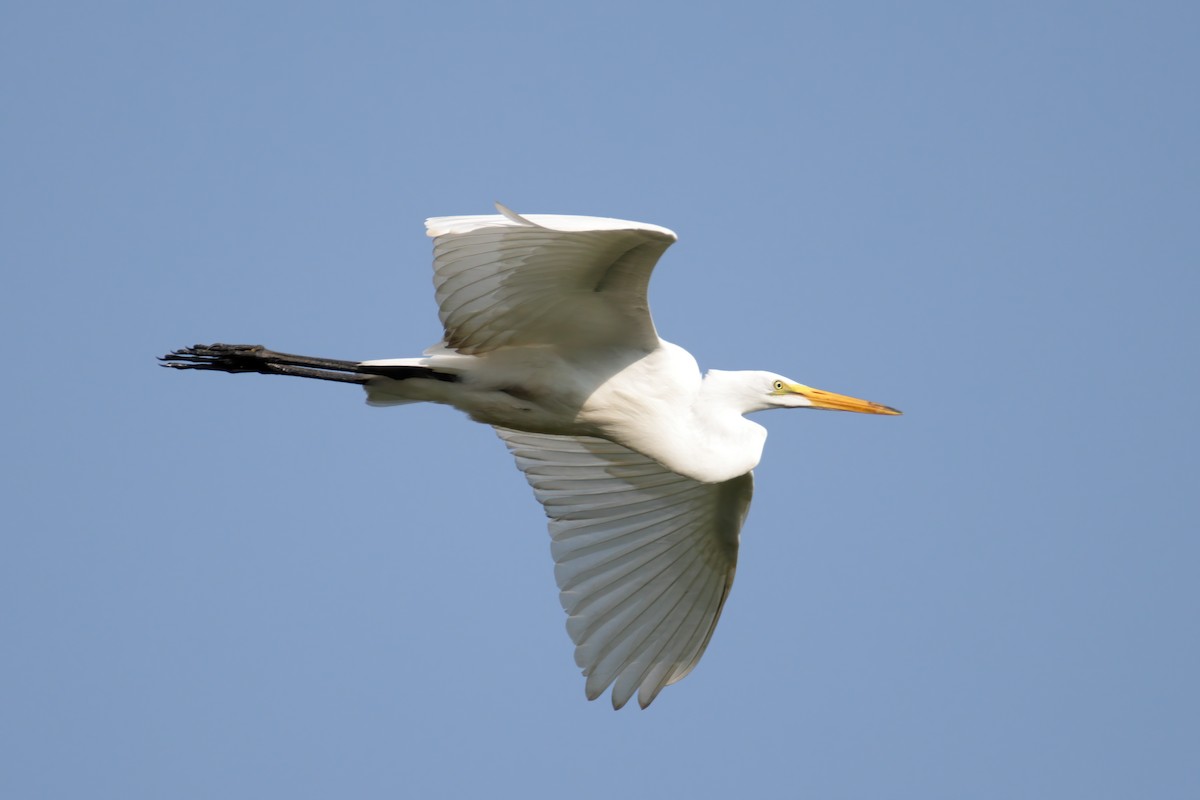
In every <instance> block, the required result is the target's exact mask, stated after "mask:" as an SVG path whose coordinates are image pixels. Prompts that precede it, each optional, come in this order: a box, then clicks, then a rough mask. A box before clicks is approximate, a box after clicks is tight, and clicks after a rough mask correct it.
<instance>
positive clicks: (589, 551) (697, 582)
mask: <svg viewBox="0 0 1200 800" xmlns="http://www.w3.org/2000/svg"><path fill="white" fill-rule="evenodd" d="M496 208H497V210H498V211H499V212H500V214H499V215H487V216H463V217H434V218H432V219H429V220H426V222H425V227H426V230H427V232H428V234H429V236H431V237H433V240H434V246H433V252H434V262H433V272H434V275H433V282H434V286H435V287H436V293H437V303H438V316H439V317H440V318H441V322H442V325H443V326H444V328H445V336H444V338H443V340H442V341H441V342H440V343H438V344H437V345H435V346H433V347H432V348H430V349H429V350H427V351H426V353H425V355H423V356H420V357H417V358H400V359H386V360H382V361H338V360H332V359H323V358H310V357H307V356H295V355H289V354H286V353H277V352H274V351H271V350H267V349H266V348H264V347H262V346H261V345H228V344H214V345H196V346H195V347H189V348H186V349H183V350H176V351H174V352H172V353H171V354H170V355H167V356H164V357H163V358H162V361H163V363H164V365H165V366H170V367H176V368H179V369H202V370H219V371H223V372H257V373H263V374H267V375H295V376H300V377H306V378H318V379H322V380H332V381H342V382H348V383H357V384H360V385H362V386H363V388H364V389H366V392H367V402H368V403H370V404H371V405H376V406H390V405H401V404H404V403H413V402H432V403H444V404H446V405H450V406H454V407H455V408H457V409H459V410H461V411H463V412H465V413H466V414H467V415H468V416H470V417H471V418H472V419H474V420H476V421H478V422H482V423H485V424H487V425H491V426H493V427H494V428H495V430H496V432H497V433H498V434H499V435H500V438H501V439H502V440H504V443H505V444H506V445H507V446H508V449H509V450H510V451H512V453H513V455H514V456H515V457H516V460H517V466H518V467H519V468H520V469H521V471H522V472H524V473H525V477H526V479H527V480H528V481H529V484H530V485H531V486H532V487H533V491H534V494H535V496H536V497H537V499H538V500H539V501H540V502H541V503H542V505H543V506H544V507H545V511H546V515H547V517H549V519H550V523H549V527H550V536H551V539H552V544H551V552H552V553H553V556H554V563H555V568H554V577H555V580H556V581H557V582H558V587H559V590H560V594H559V597H560V600H561V601H562V605H563V608H564V609H565V610H566V612H567V615H568V619H567V631H568V633H569V634H570V636H571V639H572V640H573V641H574V643H575V663H576V664H578V665H579V667H581V668H582V670H583V674H584V676H586V678H587V683H586V686H585V690H586V693H587V697H588V699H589V700H594V699H596V698H597V697H599V696H600V695H601V694H603V693H604V691H605V690H606V689H608V687H609V686H612V704H613V708H621V707H622V706H624V705H625V703H627V702H628V701H629V699H630V698H631V697H632V696H633V695H634V693H637V695H638V703H639V704H640V705H641V706H642V708H645V707H646V706H648V705H650V703H651V702H653V700H654V698H655V697H657V696H658V693H659V692H660V691H662V689H663V687H665V686H668V685H670V684H672V683H675V682H677V681H679V680H681V679H683V678H684V677H685V676H686V675H687V674H688V673H689V672H691V670H692V668H693V667H695V666H696V663H697V662H698V661H699V660H700V656H701V655H702V654H703V653H704V650H705V648H706V647H707V645H708V642H709V639H710V638H711V637H712V634H713V629H714V628H715V627H716V624H717V619H718V617H720V614H721V608H722V607H723V606H724V604H725V599H726V598H727V597H728V596H729V589H730V587H731V586H732V584H733V575H734V569H735V567H736V564H737V551H738V541H739V531H740V530H741V527H742V522H743V520H744V519H745V517H746V512H747V511H748V510H749V508H750V496H751V493H752V491H753V474H752V472H751V470H753V469H754V467H755V466H756V465H757V464H758V462H759V459H760V457H761V456H762V449H763V444H764V443H765V441H766V438H767V431H766V429H765V428H763V427H762V426H761V425H758V424H756V423H754V422H751V421H750V420H748V419H746V417H745V416H744V415H745V414H748V413H750V412H753V411H765V410H767V409H770V408H821V409H833V410H838V411H858V412H863V413H867V414H899V413H900V412H899V411H897V410H895V409H893V408H889V407H888V406H884V405H879V404H877V403H872V402H869V401H866V400H859V399H856V398H853V397H847V396H845V395H840V394H834V393H832V392H825V391H821V390H820V389H814V388H812V387H810V386H805V385H804V384H801V383H796V382H795V381H793V380H791V379H789V378H785V377H784V376H782V375H776V374H774V373H772V372H759V371H741V370H739V371H735V372H726V371H720V370H709V371H708V372H707V373H706V374H704V375H703V376H701V373H700V370H699V368H698V366H697V364H696V360H695V359H694V358H693V357H692V356H691V354H689V353H688V352H687V351H686V350H684V349H683V348H681V347H678V346H676V345H673V344H671V343H670V342H666V341H664V340H662V339H660V338H659V336H658V332H657V331H656V330H655V328H654V323H653V321H652V320H651V318H650V310H649V306H648V304H647V301H646V287H647V284H648V283H649V281H650V272H651V270H653V269H654V265H655V263H657V261H658V259H659V257H660V256H661V255H662V254H663V252H664V251H665V250H666V249H667V248H668V247H669V246H670V245H671V243H672V242H674V241H675V239H676V237H675V234H674V233H672V232H671V231H669V230H667V229H666V228H661V227H658V226H657V225H648V224H645V223H640V222H629V221H625V220H617V219H607V218H601V217H576V216H560V215H541V214H529V215H526V216H521V215H518V214H516V213H514V212H513V211H511V210H509V209H507V208H505V207H504V206H502V205H500V204H499V203H497V204H496Z"/></svg>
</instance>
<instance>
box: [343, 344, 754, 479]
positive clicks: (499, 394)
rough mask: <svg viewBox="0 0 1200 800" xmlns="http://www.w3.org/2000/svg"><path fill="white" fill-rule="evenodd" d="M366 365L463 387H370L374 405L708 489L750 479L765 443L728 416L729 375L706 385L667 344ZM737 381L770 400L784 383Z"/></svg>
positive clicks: (378, 382)
mask: <svg viewBox="0 0 1200 800" xmlns="http://www.w3.org/2000/svg"><path fill="white" fill-rule="evenodd" d="M364 363H365V364H366V365H368V366H381V367H388V366H400V365H404V366H419V367H426V368H429V369H432V370H434V371H436V372H437V373H439V374H443V375H444V374H452V375H455V376H456V377H458V380H456V381H445V380H438V379H432V378H431V379H426V380H421V379H405V380H393V379H390V378H386V377H379V378H376V379H375V380H373V381H372V382H370V383H367V384H366V390H367V402H369V403H371V404H372V405H394V404H399V403H409V402H420V401H424V402H435V403H444V404H446V405H450V406H454V407H455V408H457V409H459V410H460V411H462V412H464V413H466V414H467V415H468V416H469V417H471V419H473V420H475V421H476V422H482V423H484V424H487V425H495V426H498V427H502V428H511V429H513V430H519V431H526V432H529V433H544V434H551V435H558V436H593V437H597V438H601V439H608V440H610V441H614V442H617V443H618V444H622V445H625V446H626V447H629V448H630V449H633V450H637V451H638V452H640V453H642V454H644V455H648V456H650V457H651V458H653V459H654V460H656V461H658V462H659V463H661V464H663V465H664V466H666V467H668V468H670V469H671V470H672V471H673V472H677V473H679V474H680V475H685V476H687V477H689V478H694V479H695V480H698V481H702V482H705V483H716V482H720V481H725V480H729V479H730V478H736V477H738V476H739V475H744V474H746V473H747V472H749V471H750V470H752V469H753V468H754V466H755V465H756V464H757V463H758V460H759V458H760V457H761V456H762V448H763V444H764V443H765V442H766V438H767V432H766V429H765V428H763V427H762V426H761V425H759V424H757V423H755V422H751V421H750V420H748V419H746V418H745V417H743V416H742V415H741V412H736V413H725V412H727V411H730V410H732V409H730V408H729V406H730V402H729V401H731V400H734V399H736V398H737V395H736V394H733V395H732V397H731V393H730V392H729V391H728V387H729V385H730V381H729V380H728V376H729V373H726V372H723V371H716V370H714V371H711V372H709V374H708V375H707V376H704V377H702V376H701V374H700V368H699V366H698V365H697V363H696V359H695V358H693V357H692V355H691V354H690V353H688V352H687V351H686V350H684V349H683V348H682V347H679V346H678V345H674V344H671V343H670V342H665V341H661V340H660V342H659V346H658V347H656V348H655V349H653V350H650V351H649V352H640V351H630V350H625V349H614V348H589V347H569V348H557V347H554V346H553V345H537V346H529V347H524V348H519V349H505V350H501V351H499V352H496V353H486V354H481V355H466V356H464V355H459V354H453V353H449V354H447V353H442V354H439V353H434V354H431V355H427V356H424V357H421V358H412V359H385V360H380V361H367V362H364ZM735 374H736V375H738V376H739V377H740V376H742V375H744V374H756V375H759V376H761V382H762V385H763V387H764V392H765V391H766V387H769V386H770V383H771V380H773V379H774V378H775V377H777V376H774V375H771V374H770V373H735ZM734 385H736V384H734Z"/></svg>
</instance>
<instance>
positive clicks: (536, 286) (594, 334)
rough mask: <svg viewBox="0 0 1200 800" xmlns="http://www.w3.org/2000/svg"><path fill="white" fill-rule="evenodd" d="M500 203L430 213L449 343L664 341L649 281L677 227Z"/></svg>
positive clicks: (479, 347)
mask: <svg viewBox="0 0 1200 800" xmlns="http://www.w3.org/2000/svg"><path fill="white" fill-rule="evenodd" d="M497 207H498V208H499V209H500V210H501V211H502V212H503V213H502V214H499V215H492V216H474V217H434V218H431V219H429V220H426V223H425V225H426V228H427V230H428V233H429V235H430V236H432V237H434V246H433V254H434V264H433V268H434V277H433V282H434V288H435V294H436V297H437V302H438V314H439V316H440V318H441V320H442V325H443V326H444V327H445V331H446V333H445V343H446V345H447V346H448V347H450V348H452V349H454V350H457V351H458V352H460V353H465V354H471V355H474V354H479V353H485V352H488V351H490V350H495V349H498V348H501V347H509V346H516V345H539V344H554V345H564V346H569V345H572V344H584V343H586V344H592V345H594V344H604V343H609V344H613V345H626V346H630V347H638V348H642V349H645V350H651V349H653V348H655V347H657V346H658V334H657V333H656V332H655V330H654V323H653V321H652V320H651V318H650V310H649V304H648V303H647V300H646V288H647V286H648V285H649V281H650V273H651V271H652V270H653V269H654V265H655V264H656V263H657V262H658V259H659V257H660V256H661V255H662V253H663V252H664V251H665V250H666V249H667V248H668V247H669V246H670V245H671V243H672V242H674V241H675V234H674V233H672V232H671V231H669V230H667V229H666V228H660V227H658V226H657V225H647V224H645V223H640V222H630V221H626V220H615V219H607V218H603V217H568V216H557V215H537V214H531V215H529V216H526V217H522V216H519V215H517V214H515V213H513V212H511V211H509V210H508V209H505V208H503V207H502V206H497Z"/></svg>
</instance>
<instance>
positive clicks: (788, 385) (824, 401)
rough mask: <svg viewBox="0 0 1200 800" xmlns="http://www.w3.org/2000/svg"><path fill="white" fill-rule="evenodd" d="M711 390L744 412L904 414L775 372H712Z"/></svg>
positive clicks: (709, 380)
mask: <svg viewBox="0 0 1200 800" xmlns="http://www.w3.org/2000/svg"><path fill="white" fill-rule="evenodd" d="M705 383H706V384H709V386H710V391H711V390H716V391H717V392H718V393H721V394H725V395H727V396H728V397H729V398H730V399H731V400H733V399H734V398H736V400H734V402H735V403H737V404H738V405H741V406H743V407H744V408H745V411H743V413H748V412H752V411H766V410H767V409H770V408H820V409H826V410H829V411H857V412H859V413H860V414H889V415H895V414H899V413H901V412H899V411H897V410H896V409H894V408H892V407H891V406H885V405H881V404H879V403H872V402H871V401H870V400H859V399H858V398H857V397H849V396H848V395H844V394H837V393H835V392H827V391H825V390H824V389H814V388H813V387H811V386H806V385H804V384H803V383H796V382H795V381H793V380H790V379H788V378H785V377H783V376H782V375H776V374H775V373H773V372H757V371H745V372H742V371H738V372H723V371H721V370H709V372H708V376H707V378H706V380H705Z"/></svg>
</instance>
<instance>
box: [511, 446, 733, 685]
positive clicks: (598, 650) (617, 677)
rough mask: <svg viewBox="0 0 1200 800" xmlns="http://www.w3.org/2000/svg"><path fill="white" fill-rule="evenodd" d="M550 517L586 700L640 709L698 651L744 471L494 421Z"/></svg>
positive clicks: (727, 550) (727, 576)
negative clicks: (632, 702) (723, 471)
mask: <svg viewBox="0 0 1200 800" xmlns="http://www.w3.org/2000/svg"><path fill="white" fill-rule="evenodd" d="M496 432H497V433H498V434H500V438H501V439H503V440H504V443H505V444H506V445H508V449H509V450H511V451H512V453H513V455H514V456H516V459H517V466H518V467H520V468H521V471H522V472H524V473H525V477H526V478H527V479H528V480H529V483H530V485H531V486H533V492H534V494H535V495H536V496H537V499H538V500H539V501H540V502H541V503H542V505H543V506H545V509H546V515H547V516H548V517H549V518H550V536H551V538H552V540H553V543H552V545H551V551H552V552H553V554H554V563H555V567H554V577H555V579H556V580H557V582H558V588H559V590H560V595H559V597H560V599H561V601H562V605H563V608H564V609H565V610H566V612H567V614H568V616H569V618H568V620H567V632H568V633H570V635H571V639H572V640H573V641H574V642H575V663H576V664H578V665H579V666H580V667H582V668H583V674H584V675H585V676H587V686H586V691H587V696H588V699H589V700H595V699H596V698H597V697H599V696H600V694H601V693H603V692H604V690H605V689H607V688H608V686H609V684H611V683H613V682H614V681H616V685H615V686H613V692H612V702H613V708H620V707H621V706H623V705H625V703H626V702H627V701H628V700H629V698H630V697H632V696H633V693H634V692H635V691H636V692H637V693H638V702H639V703H640V704H641V706H642V708H645V707H646V706H648V705H650V703H651V701H653V700H654V698H655V697H656V696H658V693H659V692H660V691H662V688H663V687H664V686H666V685H668V684H671V683H675V682H676V681H678V680H681V679H682V678H683V677H684V676H685V675H687V674H688V673H689V672H691V670H692V668H693V667H694V666H696V663H697V662H698V661H699V660H700V656H701V655H703V653H704V648H705V647H707V646H708V640H709V638H710V637H711V636H712V633H713V629H714V628H715V627H716V625H717V619H718V617H720V615H721V608H722V606H724V604H725V598H726V597H728V595H729V588H730V587H731V586H732V585H733V573H734V569H735V567H736V565H737V551H738V532H739V531H740V530H741V527H742V521H743V520H744V519H745V518H746V512H747V511H748V510H749V508H750V496H751V494H752V492H753V487H754V480H753V477H752V476H751V474H750V473H747V474H745V475H743V476H741V477H740V478H734V479H733V480H730V481H726V482H724V483H700V482H698V481H694V480H692V479H691V478H685V477H683V476H682V475H677V474H675V473H674V472H671V471H670V470H668V469H667V468H665V467H663V466H662V465H661V464H659V463H658V462H657V461H654V460H652V459H650V458H647V457H646V456H643V455H641V454H640V453H635V452H634V451H632V450H629V449H628V448H625V447H622V446H621V445H619V444H616V443H614V442H610V441H607V440H605V439H593V438H589V437H582V436H580V437H575V436H546V435H542V434H532V433H523V432H518V431H512V430H507V429H505V428H496Z"/></svg>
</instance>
